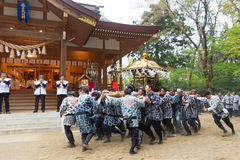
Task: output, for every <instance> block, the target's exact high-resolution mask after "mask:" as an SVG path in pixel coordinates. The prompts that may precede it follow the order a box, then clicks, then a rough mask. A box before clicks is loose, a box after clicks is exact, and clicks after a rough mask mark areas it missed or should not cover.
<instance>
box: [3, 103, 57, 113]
mask: <svg viewBox="0 0 240 160" xmlns="http://www.w3.org/2000/svg"><path fill="white" fill-rule="evenodd" d="M34 108H35V106H34V105H32V106H25V107H16V106H13V107H10V111H17V110H22V111H23V110H24V111H33V110H34ZM3 109H4V108H3ZM56 109H57V105H54V106H45V110H53V111H55V110H56ZM38 112H39V113H41V112H42V111H41V105H39V106H38Z"/></svg>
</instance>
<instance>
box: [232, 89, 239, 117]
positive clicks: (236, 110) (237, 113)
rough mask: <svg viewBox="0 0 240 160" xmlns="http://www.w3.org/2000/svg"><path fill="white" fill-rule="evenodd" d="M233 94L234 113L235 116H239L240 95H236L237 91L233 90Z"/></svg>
mask: <svg viewBox="0 0 240 160" xmlns="http://www.w3.org/2000/svg"><path fill="white" fill-rule="evenodd" d="M232 95H233V97H234V99H233V114H234V117H238V116H239V109H238V103H239V96H238V95H236V92H232Z"/></svg>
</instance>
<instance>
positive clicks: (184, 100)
mask: <svg viewBox="0 0 240 160" xmlns="http://www.w3.org/2000/svg"><path fill="white" fill-rule="evenodd" d="M177 94H178V95H177V98H176V102H177V103H179V104H180V105H181V106H182V124H183V126H184V129H185V130H186V132H187V134H186V136H189V135H192V133H191V131H190V129H189V126H188V124H189V125H190V126H192V127H193V129H194V133H195V134H196V135H199V133H198V128H197V125H196V123H195V119H196V118H197V117H196V114H195V112H194V110H195V109H197V108H196V104H195V100H194V98H193V97H191V96H189V95H188V94H186V93H185V92H183V90H182V89H181V88H178V89H177ZM178 100H179V101H178ZM187 122H188V124H187Z"/></svg>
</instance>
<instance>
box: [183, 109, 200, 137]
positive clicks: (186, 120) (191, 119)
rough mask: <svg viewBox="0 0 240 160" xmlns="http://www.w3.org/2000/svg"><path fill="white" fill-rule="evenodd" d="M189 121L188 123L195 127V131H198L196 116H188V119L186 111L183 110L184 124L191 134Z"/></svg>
mask: <svg viewBox="0 0 240 160" xmlns="http://www.w3.org/2000/svg"><path fill="white" fill-rule="evenodd" d="M187 122H188V124H189V125H190V126H192V127H193V129H194V132H198V129H197V124H196V123H195V118H188V119H187V118H186V115H185V113H184V112H182V125H183V127H184V129H185V130H186V132H187V133H188V134H191V131H190V129H189V127H188V124H187Z"/></svg>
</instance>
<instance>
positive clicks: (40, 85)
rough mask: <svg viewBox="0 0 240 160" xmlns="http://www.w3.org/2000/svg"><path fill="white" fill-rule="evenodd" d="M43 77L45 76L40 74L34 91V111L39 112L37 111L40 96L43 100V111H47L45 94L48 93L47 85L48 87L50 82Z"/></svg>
mask: <svg viewBox="0 0 240 160" xmlns="http://www.w3.org/2000/svg"><path fill="white" fill-rule="evenodd" d="M43 78H44V76H43V75H40V76H39V80H37V81H35V82H34V84H35V88H36V90H35V92H34V95H35V109H34V111H33V113H37V111H38V102H39V99H40V98H41V102H42V112H45V96H46V95H47V92H46V87H47V83H48V82H47V81H45V80H44V79H43Z"/></svg>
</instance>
